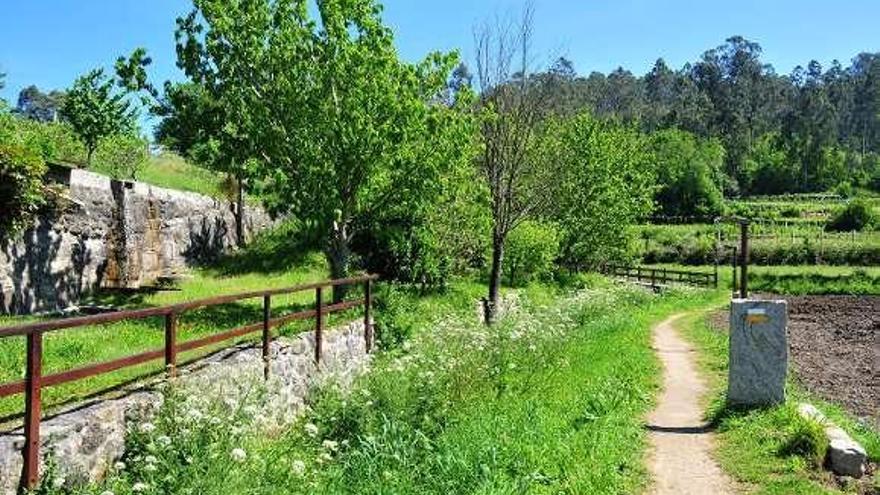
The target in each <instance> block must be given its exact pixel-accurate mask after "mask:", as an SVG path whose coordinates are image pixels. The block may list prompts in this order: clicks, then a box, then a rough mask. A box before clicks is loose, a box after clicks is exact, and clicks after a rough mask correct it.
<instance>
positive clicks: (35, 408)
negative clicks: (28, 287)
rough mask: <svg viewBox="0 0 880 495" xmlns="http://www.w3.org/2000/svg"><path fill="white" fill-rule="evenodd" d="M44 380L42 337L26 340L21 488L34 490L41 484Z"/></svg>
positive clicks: (37, 335)
mask: <svg viewBox="0 0 880 495" xmlns="http://www.w3.org/2000/svg"><path fill="white" fill-rule="evenodd" d="M42 376H43V333H42V332H39V331H38V332H33V333H30V334H28V336H27V369H26V370H25V392H24V393H25V403H24V439H25V441H24V451H23V452H22V454H23V456H24V464H23V465H22V470H21V471H22V472H21V486H22V488H24V489H26V490H33V489H34V488H36V487H37V485H38V484H39V482H40V415H41V414H42V403H41V397H40V396H41V391H40V387H41V382H42Z"/></svg>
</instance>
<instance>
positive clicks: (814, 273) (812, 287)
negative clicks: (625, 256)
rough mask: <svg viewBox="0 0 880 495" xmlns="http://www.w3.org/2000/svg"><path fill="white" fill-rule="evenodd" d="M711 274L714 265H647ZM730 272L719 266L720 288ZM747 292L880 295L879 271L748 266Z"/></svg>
mask: <svg viewBox="0 0 880 495" xmlns="http://www.w3.org/2000/svg"><path fill="white" fill-rule="evenodd" d="M646 266H655V267H658V268H659V267H666V268H674V269H680V270H690V271H701V272H709V273H711V272H712V271H713V270H714V266H713V265H703V266H685V265H677V264H656V265H646ZM732 272H733V269H732V268H731V267H730V266H721V267H719V271H718V280H719V286H720V287H721V288H728V289H729V288H730V287H731V286H732V280H733V273H732ZM749 290H750V292H759V293H770V294H783V295H826V294H847V295H880V267H876V266H805V265H800V266H749Z"/></svg>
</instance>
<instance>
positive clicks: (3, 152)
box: [0, 143, 46, 237]
mask: <svg viewBox="0 0 880 495" xmlns="http://www.w3.org/2000/svg"><path fill="white" fill-rule="evenodd" d="M45 173H46V163H45V162H44V161H43V159H42V158H41V157H40V155H39V154H38V153H37V152H36V151H34V150H33V149H29V148H26V147H24V146H21V145H16V144H2V143H0V237H4V236H5V235H7V234H9V233H12V232H15V231H17V230H18V229H20V228H21V227H22V226H24V225H25V224H26V223H27V221H28V220H29V219H30V217H31V216H32V215H33V214H34V213H35V212H36V211H37V209H38V208H39V207H40V206H41V205H42V204H43V202H44V197H43V185H42V178H43V174H45Z"/></svg>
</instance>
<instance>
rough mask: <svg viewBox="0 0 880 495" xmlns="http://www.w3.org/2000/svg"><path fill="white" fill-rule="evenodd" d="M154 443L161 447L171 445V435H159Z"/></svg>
mask: <svg viewBox="0 0 880 495" xmlns="http://www.w3.org/2000/svg"><path fill="white" fill-rule="evenodd" d="M156 443H158V444H159V445H161V446H163V447H167V446H169V445H171V437H169V436H168V435H161V436H159V437H157V438H156Z"/></svg>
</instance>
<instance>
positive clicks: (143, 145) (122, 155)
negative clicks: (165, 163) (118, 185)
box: [93, 134, 150, 180]
mask: <svg viewBox="0 0 880 495" xmlns="http://www.w3.org/2000/svg"><path fill="white" fill-rule="evenodd" d="M149 158H150V154H149V151H148V150H147V142H146V141H145V140H144V139H143V138H141V137H139V136H134V135H130V134H116V135H113V136H110V137H107V138H104V139H102V140H101V142H100V144H99V145H98V149H97V151H96V152H95V158H94V162H93V168H94V170H95V171H97V172H102V173H105V174H107V175H109V176H110V177H113V178H114V179H119V180H137V178H138V174H139V173H140V172H141V171H142V170H143V169H144V167H145V166H146V164H147V161H148V160H149Z"/></svg>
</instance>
